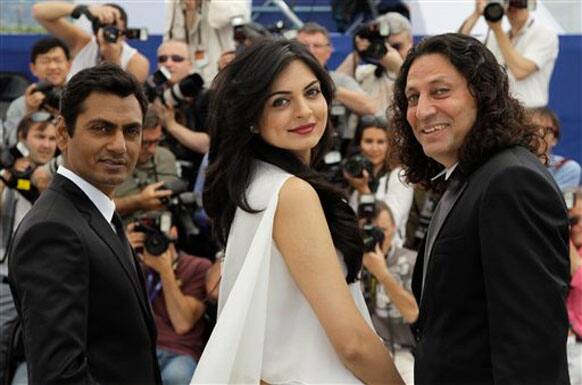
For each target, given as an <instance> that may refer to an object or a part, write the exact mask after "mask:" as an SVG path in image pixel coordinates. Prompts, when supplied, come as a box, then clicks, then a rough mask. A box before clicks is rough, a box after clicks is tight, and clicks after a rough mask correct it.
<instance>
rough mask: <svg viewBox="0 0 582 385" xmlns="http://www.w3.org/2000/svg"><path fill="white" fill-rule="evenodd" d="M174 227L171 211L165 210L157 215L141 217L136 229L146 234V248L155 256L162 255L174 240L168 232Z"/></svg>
mask: <svg viewBox="0 0 582 385" xmlns="http://www.w3.org/2000/svg"><path fill="white" fill-rule="evenodd" d="M171 227H172V219H171V213H169V212H168V211H164V212H163V213H161V214H158V215H156V216H151V215H150V216H143V217H141V218H140V219H139V220H138V221H137V223H136V225H135V227H134V231H136V232H140V233H144V234H145V242H144V248H145V249H146V250H147V252H148V253H150V254H151V255H154V256H160V255H162V254H163V253H164V252H165V251H166V250H168V247H169V246H170V242H171V241H172V240H171V239H170V238H169V237H168V236H167V235H166V234H167V233H168V232H169V231H170V228H171Z"/></svg>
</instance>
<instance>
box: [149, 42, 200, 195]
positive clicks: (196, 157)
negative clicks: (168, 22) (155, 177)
mask: <svg viewBox="0 0 582 385" xmlns="http://www.w3.org/2000/svg"><path fill="white" fill-rule="evenodd" d="M162 67H163V68H165V69H167V70H168V72H169V74H170V78H169V79H168V80H167V81H166V83H162V84H161V85H160V86H161V87H162V90H167V89H168V88H169V87H174V86H179V87H180V86H181V85H182V84H183V82H185V81H189V80H192V82H190V83H194V79H198V83H197V84H196V86H195V87H193V88H195V89H194V90H192V91H193V92H192V93H194V94H195V96H193V97H184V98H183V99H182V100H178V101H176V104H175V105H170V104H169V103H164V102H162V101H161V100H160V99H159V98H157V100H155V101H154V107H155V109H156V111H157V113H158V116H159V117H160V119H161V122H162V126H163V127H164V129H165V130H166V131H167V132H168V134H169V136H168V137H166V140H165V141H164V143H163V144H162V145H163V146H166V147H168V148H169V149H170V150H171V151H172V152H173V153H174V155H175V156H176V159H178V165H179V170H178V175H179V176H180V177H181V178H182V179H184V180H187V181H188V182H189V183H190V184H193V183H194V180H195V179H196V174H197V172H198V168H199V167H200V163H201V162H202V157H203V156H204V154H205V153H207V152H208V149H209V147H210V137H209V136H208V134H207V133H206V131H205V127H204V120H205V113H206V111H205V105H206V92H205V91H204V90H203V88H202V86H203V84H202V83H201V82H200V77H199V76H198V75H196V74H193V73H192V72H193V70H194V68H193V64H192V60H191V58H190V53H189V52H188V46H187V45H186V43H184V42H181V41H175V40H169V41H165V42H163V43H162V44H161V45H160V46H159V48H158V72H161V70H162ZM154 76H155V75H154ZM150 79H151V78H150ZM150 79H148V82H150V83H151V80H150Z"/></svg>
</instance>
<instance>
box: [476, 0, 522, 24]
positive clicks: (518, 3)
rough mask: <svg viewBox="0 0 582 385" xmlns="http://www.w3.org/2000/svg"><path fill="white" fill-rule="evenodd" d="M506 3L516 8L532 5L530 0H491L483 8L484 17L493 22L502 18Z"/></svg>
mask: <svg viewBox="0 0 582 385" xmlns="http://www.w3.org/2000/svg"><path fill="white" fill-rule="evenodd" d="M532 4H533V3H532ZM506 5H509V6H512V7H514V8H529V6H530V5H529V1H528V0H489V1H488V2H487V5H486V6H485V9H484V10H483V17H485V20H487V21H491V22H497V21H499V20H501V19H502V18H503V15H504V14H505V6H506Z"/></svg>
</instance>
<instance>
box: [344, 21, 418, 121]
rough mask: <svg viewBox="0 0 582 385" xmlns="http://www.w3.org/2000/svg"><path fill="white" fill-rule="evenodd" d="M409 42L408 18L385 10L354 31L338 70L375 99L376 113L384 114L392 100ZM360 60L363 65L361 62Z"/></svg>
mask: <svg viewBox="0 0 582 385" xmlns="http://www.w3.org/2000/svg"><path fill="white" fill-rule="evenodd" d="M412 45H413V39H412V26H411V24H410V21H408V19H407V18H405V17H404V16H402V15H401V14H399V13H396V12H388V13H386V14H384V15H382V16H380V17H378V18H377V19H376V20H374V21H372V22H370V23H367V24H364V25H362V26H361V27H360V28H359V29H358V30H357V31H356V33H355V35H354V52H352V53H350V54H349V55H348V56H347V57H346V58H345V59H344V61H343V62H342V64H340V66H339V67H338V68H337V72H340V73H344V74H346V75H349V76H352V77H354V78H355V79H356V80H357V81H358V83H359V84H360V86H361V87H362V89H363V90H364V91H365V92H366V93H367V94H368V95H370V96H371V97H373V98H374V99H376V101H377V103H378V105H377V109H376V113H377V114H379V115H382V116H384V115H385V114H386V109H387V107H388V106H389V105H390V102H391V100H392V88H393V84H394V80H395V79H396V75H397V74H398V71H400V66H401V65H402V61H403V60H404V58H405V57H406V55H407V53H408V51H409V50H410V48H412ZM361 60H363V61H364V63H366V64H360V61H361Z"/></svg>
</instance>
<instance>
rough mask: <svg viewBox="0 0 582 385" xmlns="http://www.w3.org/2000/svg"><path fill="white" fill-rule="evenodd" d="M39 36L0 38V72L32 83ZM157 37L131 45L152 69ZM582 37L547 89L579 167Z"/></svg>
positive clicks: (562, 58) (564, 147)
mask: <svg viewBox="0 0 582 385" xmlns="http://www.w3.org/2000/svg"><path fill="white" fill-rule="evenodd" d="M42 36H43V35H8V34H2V35H0V71H15V72H21V73H24V74H25V75H26V76H27V77H28V78H30V79H31V80H34V78H33V76H32V74H31V73H30V71H29V69H28V63H29V52H30V47H31V46H32V44H33V43H34V42H35V41H36V40H38V39H39V38H41V37H42ZM161 39H162V38H161V36H150V39H149V40H148V41H147V42H139V41H135V42H131V45H132V46H134V47H135V48H137V49H138V50H139V51H140V52H142V53H143V54H144V55H146V56H147V57H148V59H149V60H150V63H151V65H152V68H153V67H154V66H155V63H156V48H157V46H158V45H159V44H160V42H161ZM332 41H333V45H334V48H335V51H334V53H333V56H332V57H331V59H330V62H329V66H330V68H335V67H336V66H337V65H338V64H339V63H340V62H341V60H342V59H343V58H344V57H345V56H346V55H347V54H348V53H349V52H350V50H351V39H350V38H349V37H346V36H344V35H339V34H332ZM581 63H582V36H581V35H565V36H560V54H559V56H558V60H557V62H556V66H555V69H554V74H553V77H552V82H551V86H550V107H551V108H552V109H553V110H554V111H556V113H557V114H558V116H559V117H560V120H561V122H562V137H561V138H560V142H559V143H558V146H557V147H556V150H555V152H556V153H557V154H560V155H564V156H566V157H568V158H572V159H576V160H577V161H578V162H579V163H581V164H582V70H581V69H582V64H581Z"/></svg>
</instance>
